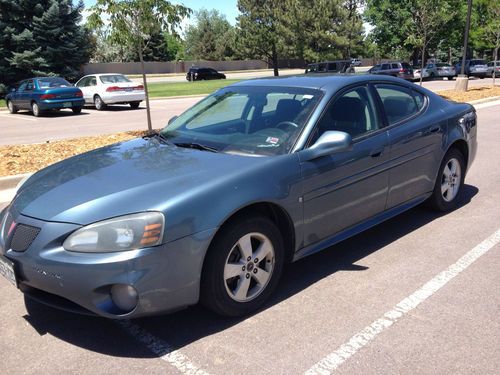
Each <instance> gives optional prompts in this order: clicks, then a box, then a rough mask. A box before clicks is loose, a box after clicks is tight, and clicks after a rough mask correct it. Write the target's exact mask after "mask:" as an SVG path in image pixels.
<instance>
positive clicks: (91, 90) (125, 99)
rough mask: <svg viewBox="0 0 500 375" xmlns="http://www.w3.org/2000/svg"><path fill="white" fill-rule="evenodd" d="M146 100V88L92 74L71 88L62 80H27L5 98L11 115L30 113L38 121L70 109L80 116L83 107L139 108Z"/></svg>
mask: <svg viewBox="0 0 500 375" xmlns="http://www.w3.org/2000/svg"><path fill="white" fill-rule="evenodd" d="M144 98H145V92H144V86H143V85H138V84H136V83H134V82H132V81H131V80H129V79H128V78H127V77H125V76H124V75H123V74H114V73H112V74H91V75H87V76H84V77H82V78H81V79H80V80H79V81H78V82H77V83H76V84H75V85H72V84H71V83H69V82H68V81H66V80H65V79H63V78H61V77H37V78H30V79H25V80H23V81H21V82H19V83H18V84H17V85H16V86H14V87H13V88H11V90H10V92H9V93H8V94H7V96H6V97H5V100H6V102H7V107H8V109H9V111H10V113H17V111H18V110H28V111H31V112H32V113H33V115H34V116H36V117H39V116H41V115H42V114H43V113H44V112H47V111H54V110H57V111H58V110H61V109H65V108H68V109H71V110H72V111H73V113H75V114H78V113H80V112H81V111H82V108H83V106H84V105H94V106H95V108H96V109H97V110H98V111H100V110H103V109H104V108H106V106H107V105H110V104H129V105H130V107H131V108H133V109H135V108H138V107H139V105H140V103H141V101H143V100H144Z"/></svg>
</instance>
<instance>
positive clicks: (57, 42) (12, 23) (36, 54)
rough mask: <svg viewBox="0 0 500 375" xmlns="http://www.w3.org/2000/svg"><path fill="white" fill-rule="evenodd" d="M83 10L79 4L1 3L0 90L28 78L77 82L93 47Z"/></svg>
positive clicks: (60, 0) (57, 0)
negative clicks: (61, 78) (50, 77)
mask: <svg viewBox="0 0 500 375" xmlns="http://www.w3.org/2000/svg"><path fill="white" fill-rule="evenodd" d="M82 10H83V3H82V2H81V1H80V2H79V3H78V4H77V5H73V2H72V1H71V0H23V1H13V0H0V35H2V37H1V38H0V86H3V87H4V90H5V86H7V85H10V84H12V83H14V82H16V81H19V80H21V79H24V78H27V77H30V76H31V77H32V76H45V75H60V76H64V77H65V78H67V79H70V80H71V79H74V78H76V76H77V75H78V74H79V69H80V66H81V65H82V64H84V63H86V62H88V60H89V55H90V52H91V51H90V48H91V46H92V43H90V36H89V33H88V32H87V31H86V30H85V28H84V27H82V26H81V25H80V21H81V12H82ZM0 91H1V89H0Z"/></svg>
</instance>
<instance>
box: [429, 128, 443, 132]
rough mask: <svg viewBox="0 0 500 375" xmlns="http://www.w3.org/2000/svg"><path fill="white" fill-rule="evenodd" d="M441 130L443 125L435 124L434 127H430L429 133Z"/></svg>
mask: <svg viewBox="0 0 500 375" xmlns="http://www.w3.org/2000/svg"><path fill="white" fill-rule="evenodd" d="M440 130H441V126H433V127H432V128H430V129H429V133H437V132H438V131H440Z"/></svg>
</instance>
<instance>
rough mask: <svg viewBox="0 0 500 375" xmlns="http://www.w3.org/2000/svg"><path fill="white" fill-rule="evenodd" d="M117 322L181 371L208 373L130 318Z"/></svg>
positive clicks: (195, 374)
mask: <svg viewBox="0 0 500 375" xmlns="http://www.w3.org/2000/svg"><path fill="white" fill-rule="evenodd" d="M117 324H118V325H119V326H121V327H122V328H123V329H124V330H125V331H126V332H127V333H128V334H129V335H130V336H132V337H133V338H134V339H136V340H137V341H139V342H141V343H143V344H145V345H146V346H147V347H148V349H149V350H151V352H153V354H156V355H157V356H158V357H159V358H160V359H162V360H163V361H165V362H167V363H169V364H171V365H172V366H174V367H175V368H176V369H177V370H179V372H180V373H182V374H187V375H208V373H207V372H205V371H204V370H202V369H201V368H200V367H199V366H197V365H195V364H194V363H192V362H191V361H190V360H189V358H188V357H186V356H185V355H184V354H182V353H181V352H180V351H178V350H174V349H173V348H172V346H171V345H170V344H169V343H167V342H165V341H163V340H161V339H159V338H158V337H155V336H153V335H152V334H150V333H149V332H147V331H146V330H144V329H143V328H141V327H139V326H138V325H137V324H134V323H132V322H131V321H129V320H118V321H117Z"/></svg>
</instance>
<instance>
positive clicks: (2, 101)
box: [0, 99, 5, 107]
mask: <svg viewBox="0 0 500 375" xmlns="http://www.w3.org/2000/svg"><path fill="white" fill-rule="evenodd" d="M0 107H5V100H4V99H0Z"/></svg>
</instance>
